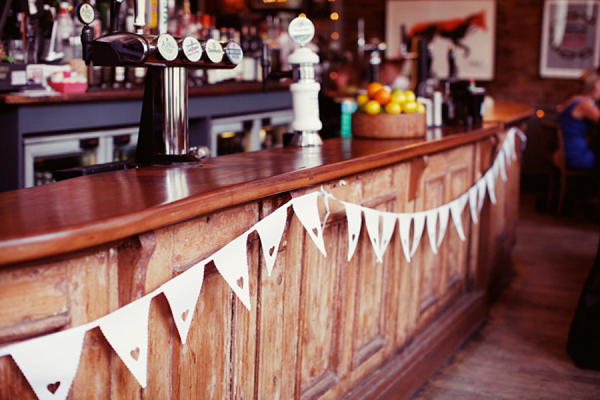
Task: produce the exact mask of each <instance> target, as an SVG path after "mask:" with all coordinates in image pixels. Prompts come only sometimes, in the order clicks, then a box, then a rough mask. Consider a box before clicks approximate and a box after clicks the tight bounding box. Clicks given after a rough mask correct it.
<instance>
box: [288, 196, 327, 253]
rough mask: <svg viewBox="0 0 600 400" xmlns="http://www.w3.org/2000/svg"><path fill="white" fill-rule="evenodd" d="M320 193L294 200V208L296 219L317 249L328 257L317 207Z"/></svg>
mask: <svg viewBox="0 0 600 400" xmlns="http://www.w3.org/2000/svg"><path fill="white" fill-rule="evenodd" d="M318 196H319V192H313V193H309V194H305V195H304V196H300V197H296V198H295V199H293V200H292V207H293V208H294V213H295V214H296V217H298V219H299V220H300V222H301V223H302V225H303V226H304V229H306V232H308V235H309V236H310V237H311V239H312V240H313V242H315V245H316V246H317V248H318V249H319V250H320V251H321V253H323V255H324V256H325V257H327V252H326V251H325V242H324V241H323V230H322V229H321V219H320V217H319V208H318V207H317V198H318Z"/></svg>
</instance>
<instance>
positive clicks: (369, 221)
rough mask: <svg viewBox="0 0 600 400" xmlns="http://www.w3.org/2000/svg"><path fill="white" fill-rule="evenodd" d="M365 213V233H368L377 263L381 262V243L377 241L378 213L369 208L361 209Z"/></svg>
mask: <svg viewBox="0 0 600 400" xmlns="http://www.w3.org/2000/svg"><path fill="white" fill-rule="evenodd" d="M363 212H364V213H365V224H366V225H367V232H368V233H369V239H370V240H371V244H372V245H373V251H375V255H376V256H377V262H383V258H382V256H381V244H380V243H381V242H380V239H379V217H380V212H379V211H377V210H373V209H371V208H366V207H363Z"/></svg>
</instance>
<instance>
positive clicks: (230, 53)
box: [225, 42, 244, 65]
mask: <svg viewBox="0 0 600 400" xmlns="http://www.w3.org/2000/svg"><path fill="white" fill-rule="evenodd" d="M225 53H226V54H227V57H229V61H231V63H232V64H235V65H237V64H239V63H241V62H242V58H243V57H244V52H243V51H242V48H241V47H240V45H239V44H237V43H236V42H229V43H227V46H225Z"/></svg>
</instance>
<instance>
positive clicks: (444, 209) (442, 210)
mask: <svg viewBox="0 0 600 400" xmlns="http://www.w3.org/2000/svg"><path fill="white" fill-rule="evenodd" d="M449 213H450V206H449V205H448V204H444V205H443V206H441V207H439V208H438V215H439V217H440V231H439V234H438V238H437V243H436V245H437V247H438V248H439V247H440V246H441V245H442V240H444V235H446V228H447V227H448V217H449Z"/></svg>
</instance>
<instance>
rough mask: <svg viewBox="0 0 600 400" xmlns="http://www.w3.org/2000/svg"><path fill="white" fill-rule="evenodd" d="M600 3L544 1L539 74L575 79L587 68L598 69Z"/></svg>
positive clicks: (592, 1) (563, 0) (588, 1)
mask: <svg viewBox="0 0 600 400" xmlns="http://www.w3.org/2000/svg"><path fill="white" fill-rule="evenodd" d="M599 10H600V2H598V1H597V0H546V1H545V2H544V20H543V22H542V43H541V50H540V75H541V76H542V77H543V78H574V79H577V78H579V77H580V76H581V74H582V73H583V71H584V70H585V69H586V68H590V67H598V57H599V53H600V47H599V45H600V29H599V27H600V23H599V21H598V17H599V16H600V14H599Z"/></svg>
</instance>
